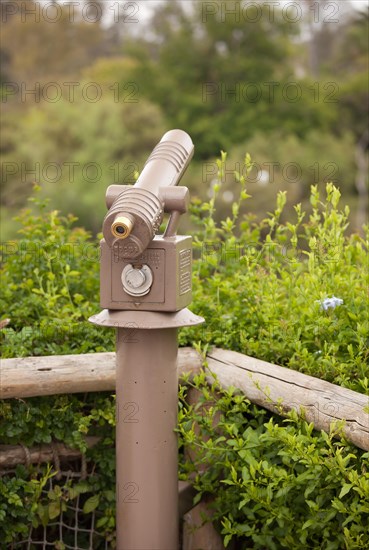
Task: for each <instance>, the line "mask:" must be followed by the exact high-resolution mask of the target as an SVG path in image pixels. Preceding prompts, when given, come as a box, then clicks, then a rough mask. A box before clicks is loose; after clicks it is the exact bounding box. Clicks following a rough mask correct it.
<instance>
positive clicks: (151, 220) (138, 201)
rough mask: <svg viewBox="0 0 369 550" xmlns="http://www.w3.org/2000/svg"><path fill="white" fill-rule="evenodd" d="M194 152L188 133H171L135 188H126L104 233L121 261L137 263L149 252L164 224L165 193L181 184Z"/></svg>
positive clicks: (105, 224) (147, 164)
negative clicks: (146, 251) (164, 191)
mask: <svg viewBox="0 0 369 550" xmlns="http://www.w3.org/2000/svg"><path fill="white" fill-rule="evenodd" d="M193 151H194V146H193V143H192V140H191V138H190V136H189V135H188V134H187V133H186V132H183V131H182V130H170V131H169V132H167V133H166V134H164V136H163V137H162V139H161V140H160V142H159V143H158V144H157V145H156V147H155V148H154V150H153V151H152V153H151V155H150V156H149V158H148V159H147V161H146V163H145V166H144V168H143V170H142V172H141V174H140V176H139V178H138V180H137V182H136V183H135V185H134V186H125V187H124V188H123V190H122V192H121V193H120V194H118V196H117V197H116V198H115V200H114V202H113V203H112V204H111V207H110V209H109V211H108V213H107V215H106V216H105V219H104V223H103V233H104V237H105V240H106V242H107V244H108V245H109V246H110V247H111V248H113V249H114V251H115V253H116V254H117V256H118V257H121V258H132V259H134V258H136V257H138V256H139V255H140V254H142V252H143V251H144V250H145V249H146V248H147V246H148V245H149V243H150V242H151V240H152V239H153V238H154V236H155V235H156V233H157V231H158V229H159V227H160V224H161V222H162V220H163V215H164V202H163V199H162V197H161V189H163V188H165V187H170V186H175V185H177V184H178V183H179V181H180V179H181V178H182V176H183V174H184V172H185V170H186V168H187V166H188V164H189V162H190V160H191V158H192V156H193ZM115 188H116V186H114V191H115ZM107 196H108V197H109V196H110V195H109V190H108V195H107Z"/></svg>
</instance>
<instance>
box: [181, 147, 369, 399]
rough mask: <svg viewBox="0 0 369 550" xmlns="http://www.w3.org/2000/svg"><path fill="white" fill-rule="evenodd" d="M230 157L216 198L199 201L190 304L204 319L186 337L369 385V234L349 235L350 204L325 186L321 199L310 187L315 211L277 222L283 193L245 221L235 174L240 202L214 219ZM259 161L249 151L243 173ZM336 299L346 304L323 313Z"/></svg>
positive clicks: (241, 179) (358, 386)
mask: <svg viewBox="0 0 369 550" xmlns="http://www.w3.org/2000/svg"><path fill="white" fill-rule="evenodd" d="M225 162H226V155H223V159H222V160H220V161H218V165H219V174H218V181H219V183H217V184H216V185H215V187H214V196H213V198H212V199H211V200H210V201H209V202H207V203H203V204H201V203H200V204H197V205H195V206H194V207H193V213H194V221H195V222H196V221H197V223H199V219H200V230H199V233H198V234H197V235H195V241H194V244H195V251H196V250H197V257H198V259H197V260H196V262H195V265H194V279H193V282H194V299H193V306H192V308H193V310H194V311H195V312H196V313H198V314H200V315H202V316H203V317H205V319H206V324H205V325H203V326H202V327H200V328H191V329H185V330H183V331H181V340H180V341H181V344H182V345H185V344H191V342H193V341H199V342H200V343H201V344H202V345H206V344H208V345H212V344H215V345H217V346H219V347H223V348H226V349H232V350H234V351H240V352H242V353H245V354H247V355H251V356H253V357H258V358H260V359H264V360H266V361H270V362H272V363H275V364H279V365H283V366H286V367H289V368H293V369H295V370H299V371H301V372H304V373H306V374H311V375H312V376H317V377H318V378H323V379H325V380H327V381H329V382H334V383H336V384H339V385H343V386H346V387H348V388H351V389H353V390H356V391H359V392H364V391H367V390H368V384H369V365H368V363H369V362H368V358H369V347H368V344H369V300H368V294H367V289H368V286H369V270H368V227H366V228H365V233H366V238H365V237H362V236H360V235H358V234H351V235H348V236H346V235H345V231H346V229H347V216H348V213H349V211H348V208H347V207H346V208H345V209H344V211H341V210H340V208H339V198H340V192H339V190H338V189H337V188H336V187H334V185H332V184H327V186H326V199H325V201H321V199H320V196H319V192H318V190H317V187H316V186H313V187H312V189H311V197H310V201H311V204H312V208H313V210H312V213H311V215H310V216H309V217H308V219H305V213H304V212H303V211H302V209H301V206H300V205H296V206H295V218H296V219H295V221H294V222H292V221H287V222H285V223H281V222H280V217H281V215H282V213H283V208H284V206H285V203H286V194H285V193H283V192H282V193H279V195H278V200H277V207H276V209H275V211H274V212H272V213H269V215H268V217H267V218H265V219H264V220H262V221H261V222H260V223H257V222H255V220H253V217H252V216H251V215H249V216H248V217H246V218H245V217H244V218H241V219H240V218H239V211H240V208H241V206H242V204H243V202H244V201H246V200H247V199H248V195H247V193H246V190H245V186H246V178H245V176H240V175H239V174H238V173H236V174H235V179H236V183H238V185H239V199H238V201H236V202H235V203H234V204H233V205H232V209H231V213H230V215H229V217H227V218H226V219H225V220H223V221H221V222H220V223H219V224H216V223H215V221H214V213H215V208H216V198H217V195H218V194H219V192H220V190H221V182H222V180H224V173H223V167H224V165H225ZM251 169H252V163H251V161H250V159H249V157H246V160H245V168H244V169H243V170H242V173H246V172H249V171H250V170H251ZM332 296H335V297H337V298H339V299H342V300H343V304H342V305H339V306H337V307H335V308H329V309H327V310H325V309H324V308H323V302H324V300H325V299H327V298H331V297H332Z"/></svg>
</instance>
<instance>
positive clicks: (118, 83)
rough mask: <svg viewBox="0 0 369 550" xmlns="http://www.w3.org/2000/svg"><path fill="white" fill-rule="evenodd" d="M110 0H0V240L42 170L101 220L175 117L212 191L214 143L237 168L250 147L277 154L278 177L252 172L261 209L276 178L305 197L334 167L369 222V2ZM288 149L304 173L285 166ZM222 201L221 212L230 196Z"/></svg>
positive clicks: (62, 194)
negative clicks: (44, 6) (108, 191)
mask: <svg viewBox="0 0 369 550" xmlns="http://www.w3.org/2000/svg"><path fill="white" fill-rule="evenodd" d="M113 4H114V6H113V8H114V9H112V7H111V6H110V5H109V3H106V2H98V1H96V0H94V2H87V0H79V2H78V3H76V4H75V5H74V7H73V9H72V8H71V4H70V5H68V3H64V2H63V3H58V2H55V3H54V5H56V6H57V9H58V10H59V13H60V17H59V19H57V20H56V21H55V20H54V19H55V17H54V16H53V12H52V10H50V13H49V19H48V18H47V17H44V16H42V15H41V16H40V17H39V18H38V20H37V19H36V18H35V17H34V16H30V15H27V13H28V14H29V13H32V10H33V11H35V10H36V13H37V6H38V7H39V8H40V5H41V4H40V2H35V1H33V0H26V1H25V2H21V1H20V0H19V1H18V0H16V1H13V0H12V1H11V2H7V1H4V2H2V3H1V7H0V9H1V16H2V20H3V22H4V25H3V26H4V29H3V40H2V43H1V47H0V55H1V59H2V72H1V75H0V86H1V88H0V92H1V94H2V96H1V98H2V103H1V109H2V118H3V132H2V144H1V147H0V155H1V157H2V161H3V171H2V176H1V185H2V196H3V199H2V207H3V216H2V223H3V240H5V239H7V238H13V237H14V236H15V231H16V226H15V224H12V223H11V222H10V219H11V217H12V213H13V212H14V211H15V210H17V209H19V207H21V206H24V204H25V201H26V197H27V196H28V195H29V193H30V192H31V185H32V183H33V181H36V182H38V183H42V184H43V185H44V187H45V195H47V196H49V197H52V201H53V202H52V204H53V207H54V208H58V209H61V210H62V212H63V213H64V214H67V213H69V212H71V211H73V212H74V213H75V214H77V215H78V216H79V218H80V223H81V224H82V225H83V226H84V227H86V228H87V229H89V230H91V231H93V233H94V234H96V233H97V232H98V231H99V229H100V221H99V220H100V216H101V214H102V211H103V205H104V199H103V193H104V189H105V188H106V185H107V184H109V183H123V182H127V181H132V176H133V172H134V169H136V168H138V169H140V168H142V163H143V161H144V159H145V157H146V156H147V154H148V153H149V151H150V150H151V148H152V146H153V145H154V144H155V143H156V141H157V140H158V136H160V135H161V133H162V132H163V131H164V130H165V129H169V128H172V127H180V128H183V129H185V130H186V131H187V132H188V133H189V134H190V135H191V137H192V139H193V141H194V143H195V145H196V154H195V159H194V162H193V163H192V167H191V169H190V171H189V172H188V179H187V182H188V184H189V186H190V188H191V190H192V192H193V193H196V194H197V195H198V196H199V197H200V198H201V199H202V200H207V199H208V198H209V197H208V193H210V192H211V189H210V185H211V178H210V179H209V178H208V172H207V170H206V163H208V162H214V160H215V159H214V154H218V152H219V151H220V150H227V151H229V157H228V159H229V162H230V163H231V164H232V165H231V166H230V170H231V172H233V171H234V170H235V169H237V168H236V166H234V163H235V160H234V159H237V158H238V157H239V150H240V148H241V149H242V151H244V150H252V152H253V158H254V159H255V161H256V162H257V163H258V164H259V165H260V166H262V167H263V169H264V171H267V172H270V170H271V169H269V170H268V169H267V168H266V164H265V163H276V164H279V165H280V169H277V177H276V178H273V177H272V174H270V173H269V178H267V179H266V180H265V181H264V185H262V184H261V183H260V180H257V182H256V184H255V188H254V195H255V202H254V204H253V207H254V211H255V213H256V214H257V215H258V218H259V219H261V218H262V217H263V215H264V214H263V213H264V212H265V211H267V210H270V209H271V208H272V205H273V204H274V202H275V200H276V195H277V192H278V190H280V189H288V190H289V194H288V205H287V212H288V211H290V209H291V208H292V206H293V204H294V203H295V202H299V201H304V202H307V201H308V198H309V189H310V185H311V184H318V183H320V182H326V181H332V180H334V181H335V183H336V184H337V185H339V186H340V189H341V191H342V193H343V195H344V197H345V202H346V203H347V204H350V206H351V207H352V208H351V210H352V214H351V222H352V228H353V229H355V230H358V231H360V228H361V226H362V224H363V222H364V219H365V216H366V215H367V208H368V192H367V172H368V147H369V145H368V133H367V117H368V107H367V106H368V82H367V76H366V73H367V64H368V40H367V36H368V14H367V13H366V12H365V5H364V6H363V8H362V10H361V11H358V10H356V9H354V8H353V6H352V5H351V3H350V2H340V3H335V4H332V3H330V2H329V0H319V1H318V2H310V0H299V2H298V3H297V6H298V7H299V8H300V12H299V16H298V17H297V18H295V19H296V20H295V21H294V22H292V21H291V19H292V20H293V19H294V18H293V17H292V15H293V14H294V13H295V12H294V11H293V10H292V11H293V13H292V11H291V13H290V12H288V10H287V12H286V11H283V8H282V3H281V4H280V5H279V6H274V8H273V10H272V12H273V15H272V16H271V15H270V5H269V4H270V3H268V2H267V3H263V2H262V1H261V0H260V1H259V0H258V1H257V2H253V3H251V5H250V3H249V4H247V2H241V1H239V0H237V1H236V0H235V1H232V2H227V4H224V2H221V1H214V2H202V1H200V2H198V1H194V2H181V1H178V0H175V1H173V0H171V1H163V2H161V3H160V4H158V5H155V9H150V7H149V6H150V3H143V2H137V3H133V8H134V9H136V8H135V6H136V7H137V8H138V10H137V13H136V14H135V15H132V5H131V8H129V6H128V5H127V4H126V3H124V2H116V3H113ZM364 4H365V3H364ZM94 5H97V6H98V7H99V10H100V13H101V16H100V17H96V8H94ZM225 5H227V10H225ZM332 6H333V7H334V6H336V8H334V9H337V10H338V12H337V13H335V14H334V16H333V15H332V13H331V12H332ZM55 9H56V8H55ZM14 12H15V13H14ZM70 13H73V14H74V16H73V17H71V16H70ZM227 13H228V15H227ZM232 13H233V15H232ZM130 14H131V15H130ZM260 14H261V16H260ZM51 36H52V37H53V39H52V40H51V39H50V37H51ZM45 44H49V46H48V47H47V48H45ZM89 83H92V88H90V89H88V88H87V89H86V86H88V84H89ZM55 86H56V87H55ZM96 87H97V90H98V92H99V91H100V96H99V94H98V96H97V98H96V100H95V99H94V93H95V91H96ZM296 90H297V98H296V100H295V99H293V98H294V94H295V93H296ZM33 91H34V92H33ZM59 92H60V93H59ZM89 98H91V99H89ZM290 98H292V99H290ZM291 162H292V163H295V164H297V165H298V166H300V167H301V170H299V172H298V173H297V175H296V174H294V173H293V171H292V172H291V173H290V172H289V171H288V170H286V165H287V164H288V163H291ZM50 163H54V165H56V167H57V168H54V170H53V169H52V167H50V166H49V164H50ZM67 163H76V165H75V168H73V170H71V166H70V164H69V165H68V164H67ZM91 163H94V164H96V165H98V167H99V169H100V170H97V171H96V169H94V168H93V167H91V166H90V165H91ZM204 170H205V172H204ZM332 170H333V173H332ZM71 171H72V172H73V176H71ZM256 175H257V174H256ZM220 200H221V201H222V202H223V208H222V207H221V205H219V208H218V212H219V214H220V215H219V217H218V220H220V219H221V214H222V210H223V209H224V208H226V207H227V204H229V202H227V200H228V199H226V198H223V197H220Z"/></svg>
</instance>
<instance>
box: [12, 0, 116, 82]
mask: <svg viewBox="0 0 369 550" xmlns="http://www.w3.org/2000/svg"><path fill="white" fill-rule="evenodd" d="M12 4H13V5H15V6H18V9H17V10H16V12H15V13H14V15H12V16H11V17H8V18H7V23H6V25H4V28H3V32H2V50H3V51H4V55H5V56H7V57H8V58H9V63H8V68H7V77H8V78H9V79H10V80H12V81H13V82H16V83H24V84H25V85H28V86H29V88H30V89H31V88H32V85H33V86H34V84H35V82H41V83H42V82H43V81H46V80H47V81H52V80H53V79H57V78H58V77H61V76H63V77H66V76H71V77H72V76H76V75H78V72H79V71H80V69H81V68H82V67H84V66H86V65H87V64H88V63H90V62H91V61H92V60H93V59H94V58H95V57H96V56H98V55H101V54H105V53H106V51H105V41H104V33H105V32H106V31H104V29H103V27H102V26H101V24H100V20H97V21H96V22H90V21H93V20H94V18H93V17H90V19H88V17H87V14H88V10H87V11H86V13H83V12H81V5H80V3H78V4H77V3H76V2H72V3H70V4H68V3H67V4H64V3H63V4H62V3H58V2H55V3H54V5H52V4H51V3H48V4H46V5H44V4H42V3H41V2H34V1H33V0H25V1H22V2H20V1H17V2H12ZM76 4H77V5H76ZM78 7H79V9H78ZM91 9H92V8H91Z"/></svg>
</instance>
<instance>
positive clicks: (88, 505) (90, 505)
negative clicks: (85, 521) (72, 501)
mask: <svg viewBox="0 0 369 550" xmlns="http://www.w3.org/2000/svg"><path fill="white" fill-rule="evenodd" d="M99 502H100V495H99V494H96V495H92V497H90V498H89V499H87V500H86V502H85V503H84V505H83V512H84V513H85V514H89V513H90V512H92V511H93V510H95V509H96V508H97V507H98V505H99Z"/></svg>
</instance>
